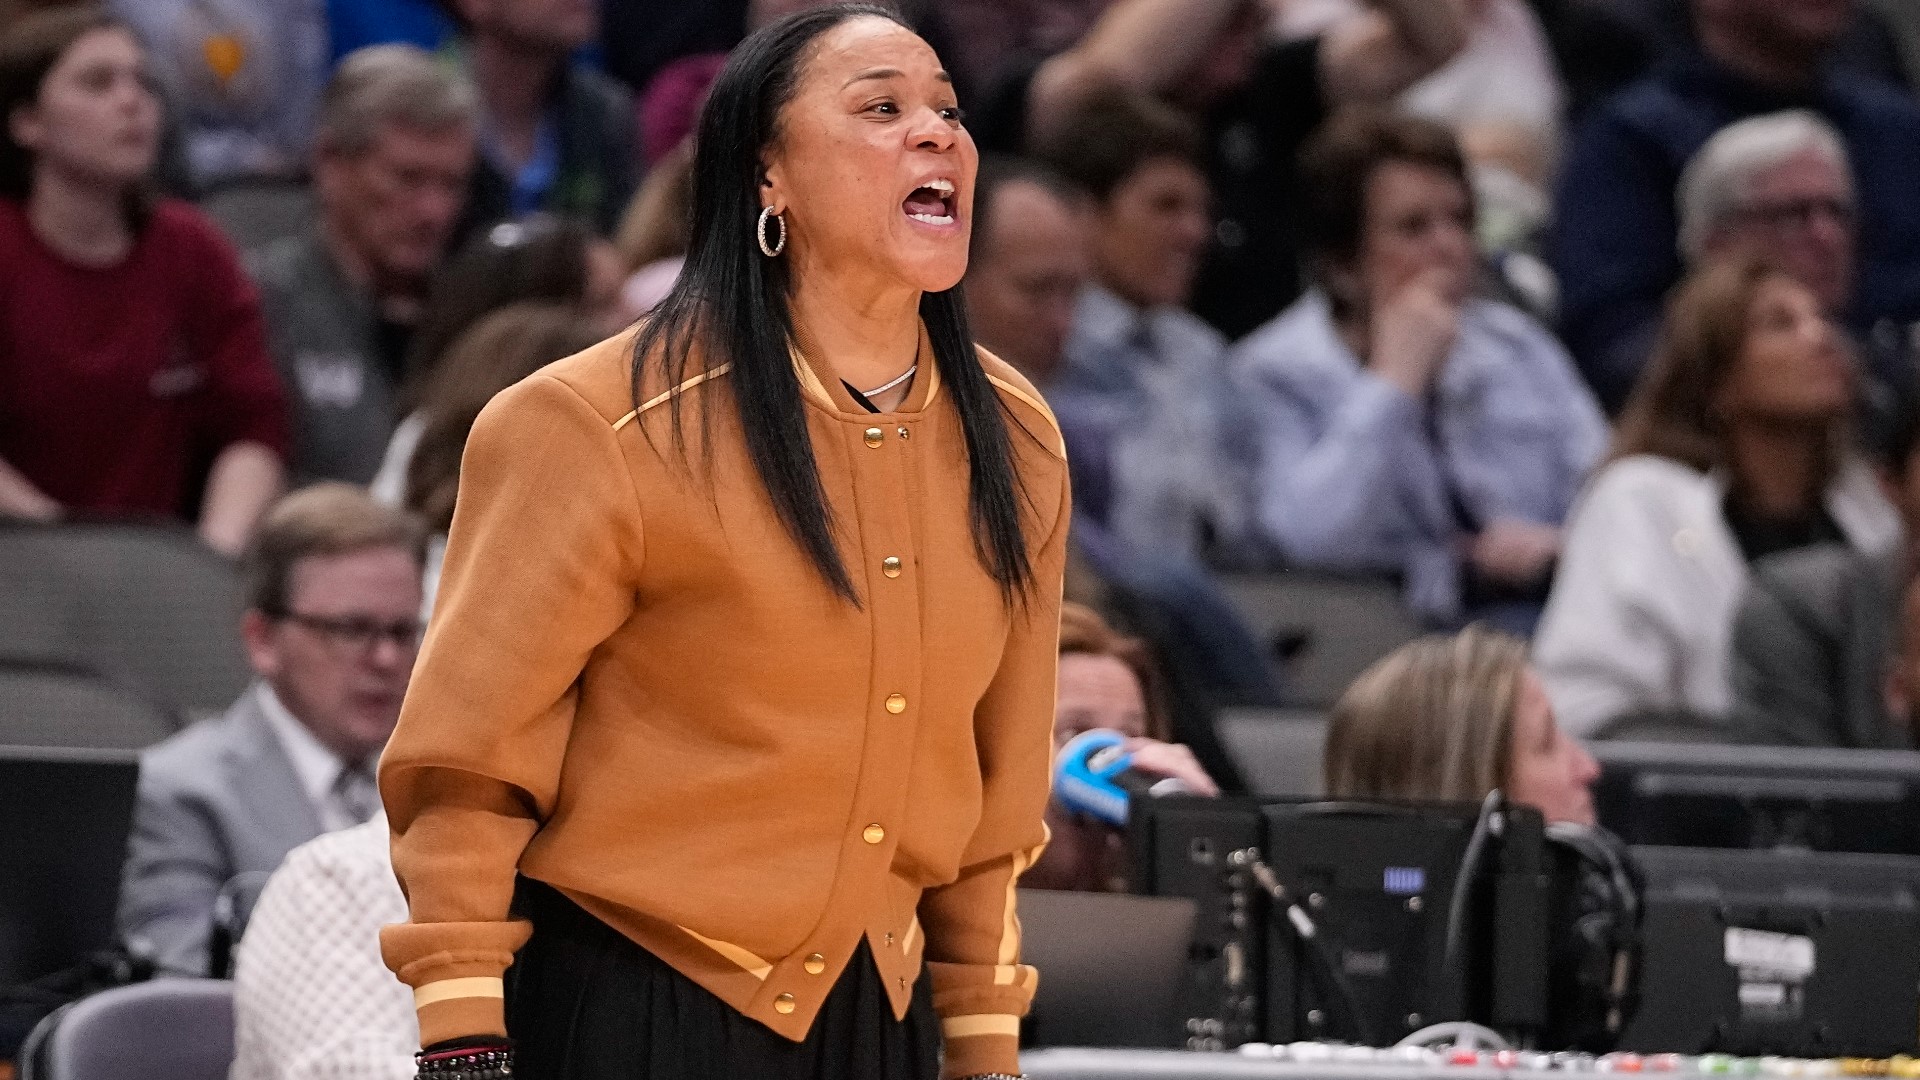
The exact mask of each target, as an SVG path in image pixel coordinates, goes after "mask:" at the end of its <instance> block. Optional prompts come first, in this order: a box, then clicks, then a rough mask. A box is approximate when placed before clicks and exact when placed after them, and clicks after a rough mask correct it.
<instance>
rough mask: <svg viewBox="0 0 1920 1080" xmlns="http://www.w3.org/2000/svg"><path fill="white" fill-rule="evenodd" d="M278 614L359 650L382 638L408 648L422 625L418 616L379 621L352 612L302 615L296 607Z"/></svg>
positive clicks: (415, 641)
mask: <svg viewBox="0 0 1920 1080" xmlns="http://www.w3.org/2000/svg"><path fill="white" fill-rule="evenodd" d="M280 617H281V618H282V619H284V620H286V621H287V622H290V623H294V624H296V625H298V626H303V627H305V628H307V629H308V630H311V631H313V632H314V633H316V634H319V635H320V636H321V637H324V638H326V639H327V640H328V641H330V642H332V643H334V644H336V645H339V646H341V647H343V648H348V649H354V650H358V651H361V652H371V651H373V648H374V647H375V646H376V645H378V644H380V642H382V641H391V642H393V643H394V645H395V646H397V647H399V648H400V649H402V650H404V651H409V652H411V651H412V650H414V649H417V648H419V647H420V635H421V632H422V631H423V630H425V629H426V628H425V626H423V625H422V624H421V622H420V620H419V619H397V620H395V621H393V622H382V621H380V620H378V619H364V618H357V617H354V616H344V617H341V618H326V617H324V616H320V615H305V614H301V613H300V612H297V611H289V612H286V613H285V614H283V615H281V616H280Z"/></svg>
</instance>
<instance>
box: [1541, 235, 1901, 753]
mask: <svg viewBox="0 0 1920 1080" xmlns="http://www.w3.org/2000/svg"><path fill="white" fill-rule="evenodd" d="M1854 384H1855V377H1854V373H1853V368H1852V366H1851V364H1850V362H1849V357H1848V354H1847V351H1846V348H1845V346H1844V343H1843V340H1842V337H1841V335H1840V333H1839V331H1838V330H1837V329H1836V328H1835V327H1834V326H1833V324H1832V323H1831V322H1829V321H1828V320H1827V318H1826V316H1825V314H1824V313H1823V312H1822V310H1821V307H1820V302H1819V300H1817V299H1816V298H1815V297H1814V295H1813V293H1812V292H1810V291H1809V290H1808V289H1807V288H1806V287H1805V286H1803V285H1801V284H1799V283H1798V282H1796V281H1794V280H1793V279H1792V278H1790V277H1788V276H1787V275H1786V274H1785V273H1784V272H1782V271H1779V270H1775V269H1772V268H1770V267H1768V266H1767V265H1765V264H1763V263H1754V262H1734V263H1719V264H1714V265H1710V266H1708V267H1707V268H1705V269H1703V270H1700V271H1698V272H1696V273H1695V274H1694V275H1693V276H1692V277H1691V278H1690V279H1689V280H1688V281H1687V283H1686V284H1685V285H1684V286H1683V287H1682V288H1681V289H1680V291H1679V292H1678V293H1677V294H1676V295H1675V298H1674V301H1673V303H1672V305H1671V307H1670V308H1669V309H1668V313H1667V318H1666V327H1665V330H1664V331H1663V336H1662V341H1661V345H1660V348H1659V350H1658V352H1657V353H1656V356H1655V359H1654V362H1653V364H1652V366H1650V367H1649V368H1648V369H1647V373H1646V375H1645V376H1644V377H1643V378H1642V380H1641V383H1640V386H1639V387H1638V388H1636V389H1635V391H1634V396H1633V398H1632V400H1631V401H1630V402H1629V403H1628V407H1627V411H1626V413H1625V415H1624V416H1623V417H1622V418H1621V422H1620V430H1619V434H1618V435H1617V437H1616V440H1615V443H1614V448H1613V453H1612V455H1611V458H1610V459H1609V461H1608V463H1607V464H1606V465H1605V466H1604V467H1603V468H1602V469H1601V470H1600V471H1599V472H1598V473H1597V474H1596V475H1595V476H1594V478H1593V480H1592V481H1591V482H1590V483H1589V485H1588V487H1587V490H1586V491H1585V493H1584V494H1582V496H1581V498H1580V502H1579V504H1578V505H1577V506H1575V508H1574V512H1573V518H1572V520H1571V521H1570V522H1569V523H1568V526H1567V535H1566V543H1565V545H1564V547H1563V550H1562V553H1561V556H1560V568H1559V572H1558V575H1557V576H1556V578H1555V580H1554V585H1553V593H1552V596H1551V597H1550V598H1549V599H1548V601H1547V610H1546V614H1545V615H1544V616H1543V617H1542V619H1541V621H1540V629H1539V632H1538V634H1537V635H1536V636H1535V638H1534V660H1535V663H1536V665H1537V666H1538V667H1539V669H1540V674H1541V677H1542V678H1543V679H1544V680H1545V681H1546V684H1547V692H1548V694H1549V695H1550V696H1551V697H1552V698H1553V704H1554V710H1555V711H1556V712H1557V713H1558V714H1559V716H1560V722H1561V723H1563V724H1565V725H1566V726H1567V728H1568V730H1570V731H1572V732H1573V733H1574V734H1576V735H1579V736H1582V737H1588V736H1592V735H1594V734H1595V733H1596V732H1600V731H1601V730H1602V729H1603V728H1604V727H1605V726H1606V725H1607V723H1608V722H1609V721H1611V720H1614V719H1616V718H1618V717H1622V716H1625V715H1628V714H1632V713H1641V714H1650V713H1671V712H1674V711H1681V710H1684V711H1686V712H1691V713H1695V714H1702V715H1706V716H1721V715H1724V714H1725V713H1726V712H1727V710H1728V709H1729V708H1730V707H1731V706H1732V705H1733V693H1732V687H1731V683H1730V679H1729V667H1730V652H1729V639H1730V637H1731V635H1732V630H1733V618H1734V611H1735V609H1736V607H1737V606H1738V604H1739V602H1740V597H1741V594H1742V592H1743V591H1744V590H1745V588H1746V584H1747V581H1748V579H1749V576H1750V575H1749V571H1748V567H1749V566H1750V565H1751V564H1753V563H1754V562H1756V561H1758V560H1760V559H1763V558H1765V557H1767V556H1769V555H1774V554H1778V553H1780V552H1784V551H1793V550H1796V549H1799V548H1807V547H1813V546H1815V545H1818V544H1824V543H1844V544H1846V545H1847V546H1849V547H1851V548H1853V549H1855V550H1857V551H1878V550H1881V549H1883V548H1884V547H1886V546H1887V545H1888V544H1891V543H1893V542H1895V541H1896V540H1897V538H1898V536H1899V533H1900V521H1899V517H1898V516H1897V515H1896V514H1895V513H1894V510H1893V508H1892V507H1891V506H1889V505H1888V503H1887V500H1886V497H1885V495H1884V494H1883V493H1882V492H1881V490H1880V486H1879V484H1878V482H1877V481H1875V479H1874V477H1873V471H1872V470H1871V469H1870V468H1868V467H1867V466H1866V465H1865V464H1864V463H1863V462H1861V461H1860V460H1859V459H1858V457H1857V456H1856V455H1855V454H1854V453H1853V452H1852V451H1851V450H1850V449H1849V447H1848V443H1847V442H1846V440H1845V431H1846V426H1847V424H1846V421H1847V417H1848V414H1849V412H1850V410H1851V409H1852V406H1853V395H1854Z"/></svg>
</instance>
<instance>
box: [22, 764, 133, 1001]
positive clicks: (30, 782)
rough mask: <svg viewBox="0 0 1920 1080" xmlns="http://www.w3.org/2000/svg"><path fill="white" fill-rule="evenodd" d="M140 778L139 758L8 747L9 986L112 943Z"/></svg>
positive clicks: (36, 976)
mask: <svg viewBox="0 0 1920 1080" xmlns="http://www.w3.org/2000/svg"><path fill="white" fill-rule="evenodd" d="M139 777H140V764H139V755H138V754H137V753H135V752H134V751H131V750H63V749H44V748H38V747H18V746H0V986H13V985H17V984H19V983H23V982H29V981H31V980H33V979H37V978H39V977H40V976H43V975H47V974H50V973H52V972H55V971H59V970H61V969H62V968H67V967H71V966H73V965H74V964H77V963H79V962H80V961H81V960H82V959H84V958H85V957H86V956H87V954H88V953H90V952H93V951H96V950H98V949H101V948H104V947H106V946H108V945H109V944H111V943H112V941H113V937H114V913H115V909H116V907H117V905H118V902H119V896H120V868H121V865H122V864H123V863H124V862H125V861H126V854H127V831H128V829H129V828H130V826H131V824H132V821H133V805H134V789H135V786H136V784H137V783H138V781H139Z"/></svg>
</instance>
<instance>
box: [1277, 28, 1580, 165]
mask: <svg viewBox="0 0 1920 1080" xmlns="http://www.w3.org/2000/svg"><path fill="white" fill-rule="evenodd" d="M1365 10H1366V7H1365V5H1364V4H1363V3H1362V0H1286V2H1285V3H1283V4H1282V5H1281V6H1280V16H1279V18H1278V19H1277V23H1278V28H1279V32H1280V34H1281V36H1283V37H1285V38H1289V39H1294V38H1301V37H1309V36H1313V35H1315V34H1319V33H1324V32H1326V31H1327V30H1329V29H1331V28H1333V27H1334V26H1337V25H1338V24H1339V23H1340V22H1342V21H1344V20H1346V19H1350V18H1352V17H1354V16H1355V15H1356V14H1359V13H1363V12H1364V11H1365ZM1463 11H1464V15H1465V30H1466V43H1465V44H1464V45H1463V46H1462V47H1461V49H1460V51H1459V52H1458V53H1456V54H1454V56H1453V58H1452V59H1451V60H1449V61H1447V63H1446V64H1444V65H1442V66H1441V67H1440V69H1439V70H1437V71H1435V72H1434V73H1433V74H1431V75H1428V76H1427V77H1426V78H1424V79H1421V80H1420V81H1419V82H1416V83H1414V84H1413V85H1412V86H1410V87H1408V88H1407V90H1406V92H1405V93H1403V94H1401V95H1400V97H1399V99H1398V101H1397V106H1398V108H1400V109H1401V110H1403V111H1405V112H1408V113H1411V114H1412V115H1414V116H1424V117H1427V118H1428V119H1431V120H1438V121H1440V122H1441V123H1443V124H1446V125H1447V126H1448V127H1449V128H1452V129H1453V130H1454V131H1455V132H1456V133H1457V134H1458V135H1459V137H1460V141H1461V145H1462V147H1463V149H1464V150H1465V151H1466V154H1467V159H1468V160H1469V161H1471V162H1473V163H1475V164H1476V165H1478V164H1481V163H1483V162H1485V163H1492V162H1496V161H1497V162H1499V163H1500V164H1501V165H1502V166H1503V167H1504V168H1506V169H1508V170H1510V171H1512V172H1514V173H1515V174H1517V175H1519V176H1521V177H1524V178H1526V179H1527V180H1529V181H1531V182H1535V183H1539V182H1542V181H1544V180H1545V179H1546V177H1547V176H1548V174H1549V173H1550V172H1551V168H1552V165H1553V162H1554V160H1555V156H1556V153H1557V151H1558V147H1559V142H1560V122H1561V117H1562V115H1563V114H1564V112H1565V102H1564V100H1563V98H1564V96H1565V95H1564V93H1563V91H1562V89H1561V85H1560V77H1559V73H1558V71H1557V70H1556V69H1555V64H1554V58H1553V53H1552V50H1551V49H1550V47H1549V45H1548V42H1547V37H1546V34H1545V32H1544V31H1543V29H1542V27H1541V25H1540V20H1539V18H1538V17H1536V16H1535V14H1534V12H1533V9H1532V8H1531V7H1530V6H1529V5H1528V3H1527V0H1467V3H1465V4H1464V5H1463Z"/></svg>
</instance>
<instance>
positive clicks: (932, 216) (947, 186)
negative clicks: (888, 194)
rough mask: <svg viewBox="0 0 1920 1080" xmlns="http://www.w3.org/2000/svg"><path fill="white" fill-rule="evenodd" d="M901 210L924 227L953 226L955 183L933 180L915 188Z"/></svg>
mask: <svg viewBox="0 0 1920 1080" xmlns="http://www.w3.org/2000/svg"><path fill="white" fill-rule="evenodd" d="M901 208H902V209H904V210H905V211H906V213H907V216H908V217H910V218H912V219H913V220H915V221H918V222H920V223H921V224H923V225H951V224H953V181H951V180H947V179H939V180H932V181H929V182H928V183H926V184H925V185H923V186H921V187H917V188H914V189H913V193H912V194H910V195H908V196H907V199H906V202H904V203H902V204H901Z"/></svg>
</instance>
